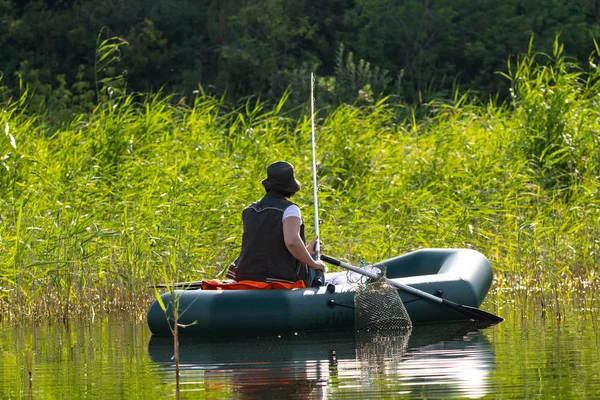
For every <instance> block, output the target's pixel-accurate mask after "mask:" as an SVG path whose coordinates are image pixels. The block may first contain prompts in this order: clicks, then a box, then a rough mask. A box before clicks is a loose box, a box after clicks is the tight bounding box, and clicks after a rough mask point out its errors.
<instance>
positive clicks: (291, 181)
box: [260, 161, 300, 193]
mask: <svg viewBox="0 0 600 400" xmlns="http://www.w3.org/2000/svg"><path fill="white" fill-rule="evenodd" d="M260 183H262V185H263V186H264V188H265V189H266V191H267V192H269V191H273V192H278V193H296V192H297V191H298V190H300V182H298V180H297V179H296V178H295V176H294V167H293V166H292V164H290V163H289V162H286V161H277V162H274V163H272V164H270V165H269V166H268V167H267V177H266V178H265V179H263V180H262V181H261V182H260Z"/></svg>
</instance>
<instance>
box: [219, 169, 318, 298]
mask: <svg viewBox="0 0 600 400" xmlns="http://www.w3.org/2000/svg"><path fill="white" fill-rule="evenodd" d="M261 184H262V185H263V187H264V188H265V192H266V194H265V196H264V197H263V198H262V199H260V200H259V201H257V202H254V203H252V204H250V205H249V206H248V207H246V208H245V209H244V211H243V212H242V222H243V224H244V233H243V235H242V250H241V252H240V256H239V257H238V258H237V260H235V261H234V262H233V264H232V265H231V266H230V267H229V271H228V272H227V277H228V278H231V279H235V280H236V281H241V280H252V281H260V282H284V283H292V284H293V283H295V282H296V281H299V280H300V281H303V282H304V284H305V285H306V286H307V287H309V286H311V284H312V277H311V276H312V275H314V274H311V272H310V270H313V271H321V272H322V271H324V269H325V265H324V264H323V263H322V262H321V261H315V260H314V259H313V257H312V256H313V255H314V254H315V244H316V242H317V240H318V237H315V238H313V239H312V240H311V241H310V243H309V244H308V246H307V245H306V244H305V243H306V239H305V236H304V223H303V222H302V215H301V213H300V209H299V208H298V206H297V205H296V204H294V203H292V202H291V201H289V198H290V197H291V196H293V195H294V194H295V193H296V192H297V191H298V190H300V182H298V180H296V178H295V177H294V167H293V166H292V165H291V164H290V163H288V162H285V161H278V162H275V163H273V164H271V165H269V166H268V167H267V178H266V179H263V180H262V181H261Z"/></svg>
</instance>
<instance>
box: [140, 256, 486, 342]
mask: <svg viewBox="0 0 600 400" xmlns="http://www.w3.org/2000/svg"><path fill="white" fill-rule="evenodd" d="M382 263H383V264H384V265H385V266H386V268H387V273H386V276H387V278H388V279H389V280H392V281H394V282H397V283H400V284H401V285H407V286H410V287H411V288H414V289H418V290H420V291H422V292H425V293H426V294H431V295H434V296H436V297H438V298H441V299H444V300H447V301H449V302H453V303H456V304H460V305H461V306H466V307H473V308H476V307H479V306H480V305H481V303H482V302H483V300H484V298H485V296H486V294H487V293H488V290H489V289H490V286H491V284H492V279H493V273H492V267H491V265H490V263H489V261H488V260H487V258H486V257H485V256H484V255H482V254H481V253H479V252H477V251H475V250H468V249H421V250H417V251H414V252H411V253H407V254H404V255H401V256H398V257H394V258H391V259H388V260H384V261H382ZM342 274H345V273H342ZM325 278H326V281H331V282H334V283H335V282H336V281H339V278H340V273H339V272H338V273H329V274H325ZM356 288H357V285H356V284H352V283H342V284H328V285H326V286H322V287H319V288H307V289H291V290H200V289H198V290H176V291H174V293H173V296H174V297H175V298H178V300H179V324H181V325H183V326H186V327H185V328H182V329H179V333H180V334H181V335H196V336H201V335H206V336H222V335H259V334H289V333H292V334H293V333H297V332H306V331H330V330H344V329H352V328H353V327H354V292H355V290H356ZM399 294H400V297H401V299H402V301H403V303H404V305H405V307H406V310H407V311H408V314H409V316H410V319H411V320H412V322H413V323H432V322H449V321H461V320H465V319H468V316H465V314H464V313H461V312H458V311H456V310H455V309H453V308H450V307H446V306H444V305H443V304H440V303H437V302H435V301H430V300H428V299H426V298H424V297H422V296H417V295H415V294H412V293H408V292H407V291H404V290H400V291H399ZM161 301H162V303H163V304H164V305H165V306H166V312H165V311H164V310H163V309H162V307H161V305H160V303H159V302H158V300H155V301H154V303H153V304H152V305H151V306H150V309H149V310H148V315H147V320H148V327H149V328H150V331H151V332H152V333H153V334H154V335H158V336H160V335H170V334H171V327H172V324H173V305H172V298H171V295H170V293H164V294H163V295H162V296H161ZM181 325H180V326H181Z"/></svg>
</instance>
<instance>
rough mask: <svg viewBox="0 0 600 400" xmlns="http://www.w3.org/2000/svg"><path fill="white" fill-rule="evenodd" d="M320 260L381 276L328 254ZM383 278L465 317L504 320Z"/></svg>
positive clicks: (365, 273)
mask: <svg viewBox="0 0 600 400" xmlns="http://www.w3.org/2000/svg"><path fill="white" fill-rule="evenodd" d="M321 260H323V261H325V262H327V263H329V264H332V265H335V266H337V267H342V268H345V269H348V270H350V271H353V272H356V273H357V274H361V275H364V276H368V277H369V278H371V279H379V278H381V276H379V275H377V274H375V273H373V272H370V271H366V270H364V269H361V268H358V267H355V266H353V265H350V264H348V263H345V262H343V261H340V260H337V259H335V258H333V257H329V256H326V255H321ZM385 279H386V280H387V282H388V283H389V284H390V285H392V286H394V287H396V288H397V289H400V290H403V291H405V292H407V293H410V294H412V295H415V296H417V297H420V298H422V299H425V300H429V301H432V302H435V303H438V304H441V305H443V306H446V307H448V308H451V309H453V310H456V311H458V312H460V313H461V314H463V315H465V316H467V317H469V318H471V319H474V320H477V321H488V322H491V323H499V322H502V321H504V318H501V317H499V316H497V315H494V314H491V313H489V312H487V311H483V310H480V309H478V308H475V307H469V306H463V305H460V304H457V303H454V302H453V301H450V300H447V299H443V298H441V297H437V296H434V295H432V294H430V293H427V292H424V291H422V290H419V289H415V288H414V287H412V286H408V285H404V284H402V283H399V282H396V281H393V280H391V279H387V278H385Z"/></svg>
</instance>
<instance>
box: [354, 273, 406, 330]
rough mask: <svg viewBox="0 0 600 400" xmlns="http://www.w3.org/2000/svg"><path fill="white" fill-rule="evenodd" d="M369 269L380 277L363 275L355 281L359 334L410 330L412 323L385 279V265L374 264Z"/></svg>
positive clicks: (394, 291)
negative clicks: (373, 277) (374, 277)
mask: <svg viewBox="0 0 600 400" xmlns="http://www.w3.org/2000/svg"><path fill="white" fill-rule="evenodd" d="M369 269H370V271H371V272H375V273H377V274H378V275H379V276H380V277H381V278H379V279H372V278H368V277H366V276H362V278H360V280H358V282H356V283H357V288H356V294H355V296H354V316H355V330H356V332H357V333H359V334H365V333H372V332H384V331H385V332H389V333H394V332H396V333H407V332H408V333H410V331H411V330H412V322H411V320H410V317H409V316H408V312H407V311H406V307H404V303H403V302H402V299H401V298H400V295H399V294H398V290H397V289H396V288H395V287H393V286H392V285H390V284H389V283H388V281H387V279H385V272H386V268H385V265H383V264H376V265H374V266H372V267H370V268H369ZM377 270H378V271H379V272H377Z"/></svg>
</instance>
